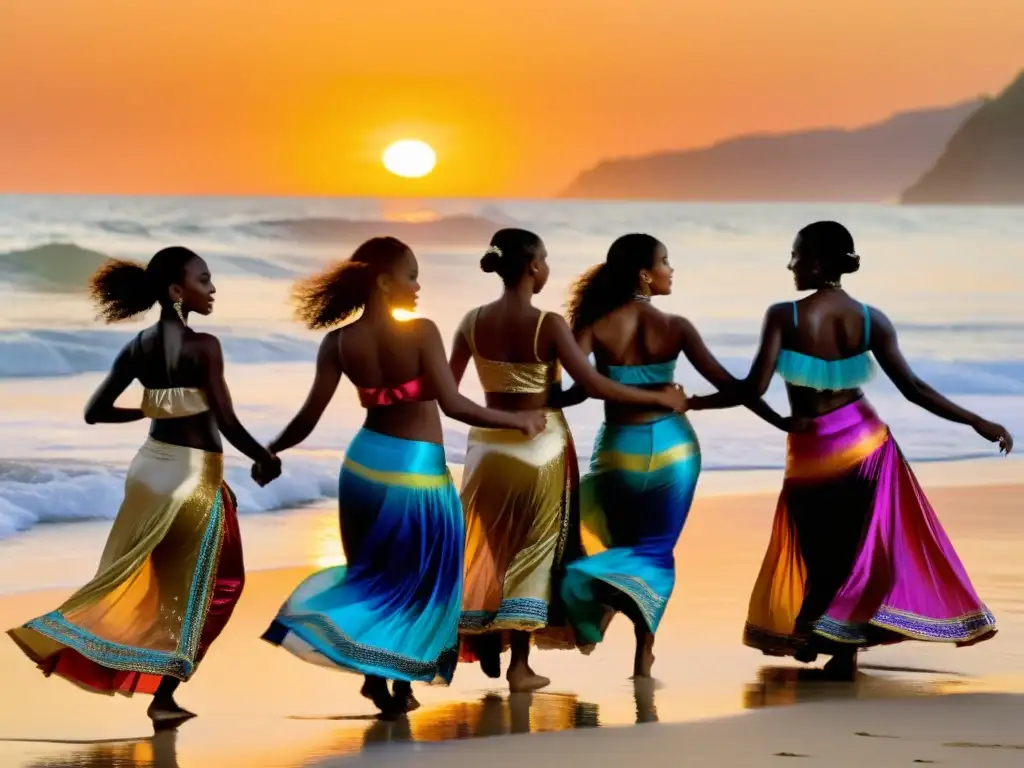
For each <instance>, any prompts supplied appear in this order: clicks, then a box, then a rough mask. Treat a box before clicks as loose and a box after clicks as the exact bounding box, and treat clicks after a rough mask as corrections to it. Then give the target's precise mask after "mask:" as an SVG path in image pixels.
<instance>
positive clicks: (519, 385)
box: [463, 307, 562, 395]
mask: <svg viewBox="0 0 1024 768" xmlns="http://www.w3.org/2000/svg"><path fill="white" fill-rule="evenodd" d="M479 314H480V308H479V307H477V308H476V309H475V310H473V312H472V314H471V315H470V316H469V317H468V318H467V321H468V327H467V328H465V329H464V331H463V332H464V333H465V335H466V340H467V341H468V342H469V350H470V352H471V353H472V354H473V362H474V363H475V364H476V372H477V376H479V377H480V385H481V386H482V387H483V388H484V392H491V393H502V394H521V395H537V394H543V393H546V392H548V391H549V390H550V389H551V387H552V386H554V385H555V384H557V383H558V382H559V381H561V378H562V368H561V366H560V365H559V363H558V361H557V360H552V361H551V362H545V361H543V360H541V359H540V356H539V355H538V354H537V341H538V340H539V339H540V327H541V325H542V324H543V323H544V316H545V315H546V314H547V312H541V313H540V319H539V320H538V321H537V329H536V330H535V331H534V333H533V356H534V358H535V359H536V360H535V362H526V363H509V362H504V361H502V360H488V359H487V358H486V357H482V356H481V355H480V353H479V352H478V351H477V348H476V318H477V315H479Z"/></svg>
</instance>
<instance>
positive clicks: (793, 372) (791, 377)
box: [775, 301, 875, 392]
mask: <svg viewBox="0 0 1024 768" xmlns="http://www.w3.org/2000/svg"><path fill="white" fill-rule="evenodd" d="M861 306H863V308H864V341H863V342H862V344H861V347H862V349H861V351H860V352H858V353H857V354H855V355H852V356H851V357H844V358H843V359H841V360H822V359H821V358H820V357H815V356H814V355H805V354H804V353H803V352H797V351H795V350H792V349H783V350H781V351H780V352H779V359H778V362H777V363H776V364H775V372H776V373H778V374H779V376H780V377H781V378H782V380H783V381H785V382H786V383H787V384H792V385H793V386H796V387H807V388H808V389H816V390H818V391H819V392H838V391H840V390H845V389H856V388H857V387H860V386H863V385H864V384H866V383H867V382H868V381H870V380H871V377H872V376H874V375H875V364H874V361H873V360H872V359H871V354H870V353H869V352H868V350H869V349H870V347H871V312H870V310H869V309H868V305H867V304H863V305H861ZM799 322H800V319H799V317H798V315H797V309H796V302H795V301H794V302H793V327H794V328H796V327H798V325H799Z"/></svg>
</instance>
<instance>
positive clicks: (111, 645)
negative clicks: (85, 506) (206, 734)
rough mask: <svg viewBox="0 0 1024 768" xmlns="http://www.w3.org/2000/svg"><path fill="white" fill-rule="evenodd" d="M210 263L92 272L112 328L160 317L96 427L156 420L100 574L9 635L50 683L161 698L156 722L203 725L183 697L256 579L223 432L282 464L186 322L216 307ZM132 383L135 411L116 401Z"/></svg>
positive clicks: (118, 364)
mask: <svg viewBox="0 0 1024 768" xmlns="http://www.w3.org/2000/svg"><path fill="white" fill-rule="evenodd" d="M214 293H215V289H214V287H213V283H212V281H211V279H210V269H209V267H208V266H207V265H206V262H205V261H204V260H203V259H201V258H200V257H199V256H198V255H196V254H195V253H193V252H192V251H190V250H188V249H187V248H182V247H172V248H165V249H163V250H161V251H160V252H159V253H157V254H156V255H155V256H154V257H153V258H152V259H151V260H150V262H149V264H148V265H146V266H143V265H141V264H135V263H132V262H127V261H110V262H108V263H107V264H105V265H104V266H102V267H101V268H100V269H99V271H98V272H97V273H96V274H95V275H94V276H93V278H92V297H93V300H94V301H95V302H96V303H97V305H98V306H99V309H100V316H101V317H103V318H104V319H105V320H106V321H107V322H110V323H112V322H117V321H120V320H128V319H130V318H133V317H136V316H137V315H141V314H143V313H144V312H146V311H147V310H149V309H150V308H151V307H152V306H153V305H154V304H159V305H160V319H159V320H158V321H157V322H156V324H155V325H152V326H150V327H149V328H146V329H145V330H144V331H142V332H141V333H139V334H138V335H137V336H136V337H135V338H134V339H132V340H131V341H130V342H129V343H128V345H127V346H126V347H125V348H124V349H123V350H121V353H120V354H119V355H118V356H117V359H116V360H115V361H114V365H113V368H112V370H111V372H110V373H109V374H108V376H107V378H106V379H105V380H104V381H103V383H102V384H101V385H100V387H99V389H98V390H96V393H95V394H94V395H93V396H92V399H91V400H90V401H89V404H88V405H87V406H86V409H85V421H86V423H87V424H121V423H126V422H130V421H141V420H142V419H152V423H151V425H150V430H149V438H148V439H147V440H146V442H145V443H144V444H143V446H142V448H141V449H140V450H139V452H138V454H137V455H136V456H135V459H134V461H132V464H131V466H130V467H129V469H128V475H127V477H126V478H125V495H124V501H123V502H122V503H121V508H120V510H119V511H118V513H117V517H116V518H115V520H114V524H113V526H112V528H111V530H110V535H109V538H108V539H107V544H106V547H105V548H104V550H103V555H102V557H101V559H100V565H99V569H98V571H97V574H96V576H95V578H93V580H92V581H90V582H89V583H88V584H86V585H85V586H84V587H82V588H81V589H80V590H78V591H77V592H76V593H75V594H74V595H72V596H71V597H70V598H69V599H68V600H67V601H66V602H65V603H64V604H63V605H61V606H60V607H59V608H57V610H55V611H52V612H50V613H47V614H45V615H44V616H41V617H39V618H37V619H33V620H32V621H30V622H28V623H27V624H25V625H24V626H22V627H20V628H18V629H13V630H11V631H10V633H9V634H10V635H11V637H12V638H13V639H14V641H15V642H16V643H17V644H18V645H19V646H20V647H21V649H22V650H23V651H24V652H25V653H26V654H27V655H28V656H29V658H31V659H32V660H33V661H35V662H36V663H37V664H38V665H39V668H40V669H41V670H42V671H43V673H44V674H46V675H51V674H57V675H60V676H61V677H64V678H67V679H68V680H71V681H72V682H74V683H76V684H77V685H79V686H81V687H83V688H85V689H87V690H91V691H96V692H99V693H105V694H114V693H120V694H124V695H126V696H131V695H132V694H133V693H151V694H153V703H152V704H151V705H150V707H149V712H148V714H149V716H150V718H152V719H153V721H154V722H155V723H162V722H167V721H178V720H183V719H186V718H188V717H192V716H193V715H192V713H190V712H188V711H187V710H184V709H182V708H181V707H180V706H178V704H177V703H176V702H175V700H174V691H175V689H176V688H177V687H178V685H179V683H180V682H181V681H183V680H188V679H189V678H191V676H192V674H193V673H194V672H195V670H196V668H197V667H198V665H199V662H200V661H201V660H202V658H203V656H204V655H205V654H206V651H207V650H208V649H209V647H210V644H211V643H212V642H213V641H214V640H215V639H216V638H217V636H218V635H219V634H220V632H221V630H222V629H223V628H224V626H225V625H226V624H227V621H228V619H229V618H230V616H231V613H232V611H233V610H234V607H235V605H236V604H237V602H238V598H239V596H240V595H241V592H242V585H243V583H244V579H245V572H244V568H243V564H242V545H241V539H240V537H239V533H238V521H237V518H236V515H235V499H234V495H233V494H232V492H231V490H230V489H229V488H228V486H227V485H226V484H225V482H224V455H223V449H222V446H221V439H220V436H221V434H223V435H224V436H225V437H226V438H227V439H228V441H229V442H230V443H231V444H232V445H234V446H235V448H237V449H238V450H239V451H241V452H242V453H244V454H245V455H246V456H248V457H249V458H251V459H252V460H253V461H255V462H256V472H255V474H256V476H257V478H258V479H259V481H260V482H261V483H266V482H269V481H270V480H272V479H273V478H274V477H276V476H277V475H278V474H280V471H281V470H280V462H279V461H278V460H277V458H276V457H275V456H274V455H273V454H271V453H270V452H269V451H268V450H267V449H265V448H264V447H263V446H261V445H260V444H259V443H258V442H257V441H256V440H255V439H253V437H252V436H251V435H250V434H249V433H248V432H247V431H246V430H245V428H244V427H242V425H241V424H240V423H239V421H238V418H237V417H236V416H235V412H234V408H233V407H232V404H231V395H230V393H229V392H228V387H227V384H226V383H225V381H224V360H223V357H222V355H221V349H220V344H219V342H218V341H217V339H216V337H214V336H211V335H210V334H207V333H198V332H196V331H194V330H193V329H192V328H190V327H189V325H188V320H189V317H190V316H191V315H192V314H199V315H208V314H210V313H211V312H212V311H213V302H214ZM135 380H138V381H139V383H140V384H142V386H143V388H144V389H143V397H142V404H141V406H140V407H138V408H121V407H119V406H117V405H116V401H117V398H118V397H119V396H120V395H121V393H122V392H124V391H125V389H127V388H128V386H129V385H130V384H131V383H132V382H133V381H135Z"/></svg>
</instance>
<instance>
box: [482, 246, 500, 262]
mask: <svg viewBox="0 0 1024 768" xmlns="http://www.w3.org/2000/svg"><path fill="white" fill-rule="evenodd" d="M488 253H495V254H497V255H498V258H499V259H500V258H501V257H502V256H504V255H505V254H503V253H502V252H501V248H499V247H498V246H496V245H491V246H488V247H487V250H486V251H484V256H486V255H487V254H488Z"/></svg>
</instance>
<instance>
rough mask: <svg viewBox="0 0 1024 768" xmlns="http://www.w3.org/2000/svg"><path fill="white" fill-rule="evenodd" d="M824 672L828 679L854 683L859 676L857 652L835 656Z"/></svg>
mask: <svg viewBox="0 0 1024 768" xmlns="http://www.w3.org/2000/svg"><path fill="white" fill-rule="evenodd" d="M822 672H823V673H824V675H825V677H826V679H828V680H835V681H837V682H843V683H852V682H853V681H854V680H855V679H856V677H857V652H856V651H854V652H853V653H844V654H842V655H839V656H833V657H832V658H831V659H830V660H829V662H828V663H827V664H826V665H825V667H824V669H822Z"/></svg>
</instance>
